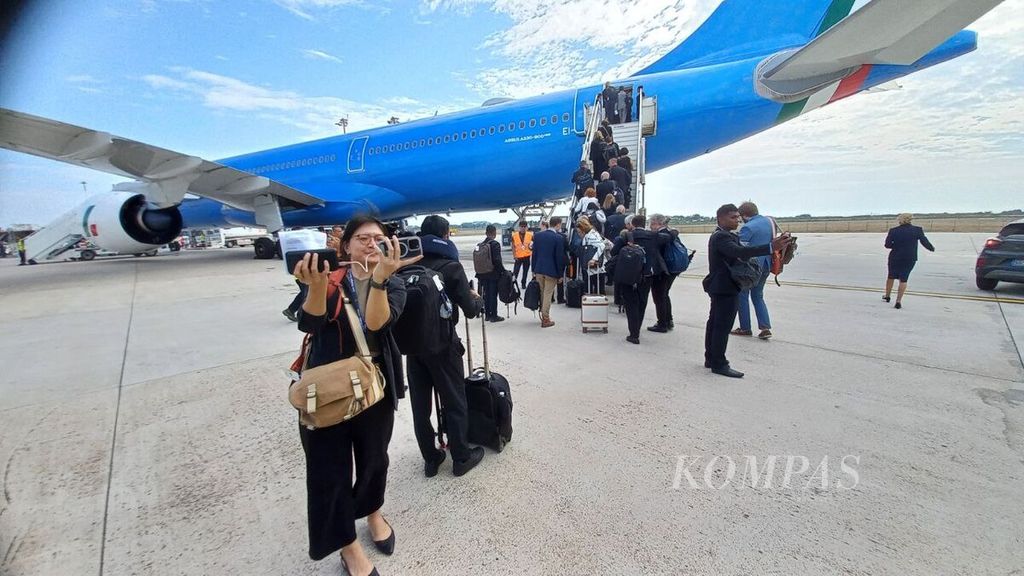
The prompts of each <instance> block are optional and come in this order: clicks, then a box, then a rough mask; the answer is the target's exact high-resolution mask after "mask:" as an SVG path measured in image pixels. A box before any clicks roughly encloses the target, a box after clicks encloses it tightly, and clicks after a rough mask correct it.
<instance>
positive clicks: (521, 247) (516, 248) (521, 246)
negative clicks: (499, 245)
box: [512, 230, 533, 258]
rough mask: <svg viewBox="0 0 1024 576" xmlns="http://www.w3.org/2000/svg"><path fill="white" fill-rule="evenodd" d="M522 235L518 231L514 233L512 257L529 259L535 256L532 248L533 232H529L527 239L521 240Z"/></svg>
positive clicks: (527, 232)
mask: <svg viewBox="0 0 1024 576" xmlns="http://www.w3.org/2000/svg"><path fill="white" fill-rule="evenodd" d="M520 234H521V233H520V232H519V231H518V230H516V231H515V232H513V233H512V255H513V256H515V257H516V258H527V257H529V256H531V255H533V250H532V249H531V248H530V247H531V245H533V232H530V231H529V230H527V231H526V238H521V237H520Z"/></svg>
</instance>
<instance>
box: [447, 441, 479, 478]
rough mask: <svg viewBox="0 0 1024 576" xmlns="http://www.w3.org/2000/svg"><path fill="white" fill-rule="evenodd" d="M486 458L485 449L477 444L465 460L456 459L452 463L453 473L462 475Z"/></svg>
mask: <svg viewBox="0 0 1024 576" xmlns="http://www.w3.org/2000/svg"><path fill="white" fill-rule="evenodd" d="M483 459H484V449H483V448H481V447H479V446H477V447H476V448H473V449H471V450H470V451H469V457H468V458H466V459H465V460H456V461H455V462H453V463H452V474H454V475H455V476H462V475H463V474H465V473H466V472H469V471H470V470H472V469H473V468H476V465H477V464H479V463H480V461H481V460H483Z"/></svg>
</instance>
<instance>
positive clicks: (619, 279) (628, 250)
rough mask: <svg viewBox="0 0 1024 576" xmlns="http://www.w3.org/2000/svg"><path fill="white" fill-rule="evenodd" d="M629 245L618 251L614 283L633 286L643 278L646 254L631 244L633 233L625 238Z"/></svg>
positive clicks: (634, 244)
mask: <svg viewBox="0 0 1024 576" xmlns="http://www.w3.org/2000/svg"><path fill="white" fill-rule="evenodd" d="M627 239H628V240H629V243H628V244H626V245H625V246H623V247H622V249H620V250H619V253H618V254H617V255H616V258H615V283H616V284H628V285H630V286H633V285H635V284H639V283H640V280H642V279H643V277H644V264H646V263H647V252H645V251H644V249H643V248H642V247H641V246H638V245H637V244H636V243H634V242H633V233H632V232H631V233H629V235H628V236H627Z"/></svg>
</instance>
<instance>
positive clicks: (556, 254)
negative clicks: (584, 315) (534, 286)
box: [533, 216, 569, 328]
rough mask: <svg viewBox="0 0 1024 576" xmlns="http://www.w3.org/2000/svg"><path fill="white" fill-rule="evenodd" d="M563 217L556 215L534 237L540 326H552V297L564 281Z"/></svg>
mask: <svg viewBox="0 0 1024 576" xmlns="http://www.w3.org/2000/svg"><path fill="white" fill-rule="evenodd" d="M561 229H562V219H561V218H559V217H558V216H555V217H554V218H552V219H551V221H550V222H549V225H548V229H547V230H543V231H541V232H538V233H537V234H536V235H534V237H533V276H534V278H536V279H537V283H538V284H540V327H541V328H550V327H551V326H554V325H555V323H554V322H552V321H551V315H550V312H551V298H552V296H554V294H555V288H556V287H557V286H558V283H559V282H561V281H562V276H563V275H564V274H565V265H566V264H567V263H568V261H569V260H568V258H567V257H566V255H565V237H564V236H562V234H561V233H560V231H561Z"/></svg>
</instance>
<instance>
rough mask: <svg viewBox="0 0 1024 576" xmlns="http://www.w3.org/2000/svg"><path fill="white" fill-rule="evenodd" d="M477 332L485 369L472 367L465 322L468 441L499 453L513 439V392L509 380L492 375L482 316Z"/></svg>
mask: <svg viewBox="0 0 1024 576" xmlns="http://www.w3.org/2000/svg"><path fill="white" fill-rule="evenodd" d="M480 326H481V329H480V333H481V335H482V336H483V349H484V366H483V368H473V346H472V342H471V341H470V337H469V332H470V328H469V318H467V319H466V360H467V362H468V364H469V376H468V377H467V378H466V405H467V407H468V416H469V427H468V428H469V434H468V436H469V442H470V443H471V444H478V445H480V446H487V447H488V448H491V449H493V450H494V451H496V452H501V451H502V450H503V449H504V448H505V444H508V443H509V442H510V441H511V440H512V391H511V389H510V388H509V385H508V380H507V379H506V378H505V377H504V376H502V375H501V374H498V373H497V372H491V366H490V360H489V359H488V356H487V323H486V321H485V320H484V319H483V317H482V316H481V322H480Z"/></svg>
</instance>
